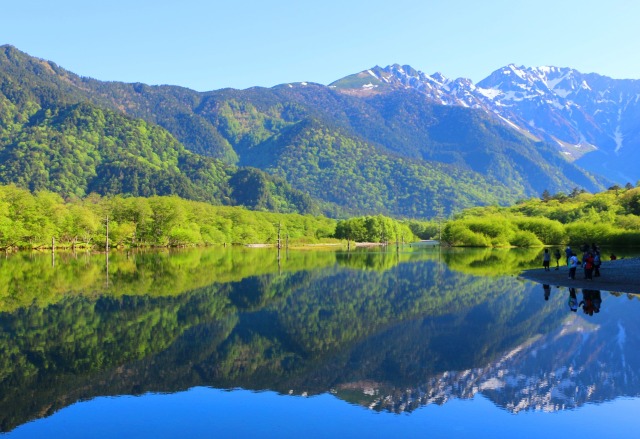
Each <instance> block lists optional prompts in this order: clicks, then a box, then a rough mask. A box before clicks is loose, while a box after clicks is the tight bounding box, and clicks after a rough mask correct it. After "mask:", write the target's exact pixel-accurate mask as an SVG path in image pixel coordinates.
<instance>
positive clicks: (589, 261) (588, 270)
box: [582, 251, 593, 280]
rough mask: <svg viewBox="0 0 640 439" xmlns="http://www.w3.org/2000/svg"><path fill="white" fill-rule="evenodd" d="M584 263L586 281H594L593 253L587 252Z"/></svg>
mask: <svg viewBox="0 0 640 439" xmlns="http://www.w3.org/2000/svg"><path fill="white" fill-rule="evenodd" d="M582 263H583V265H584V278H585V279H586V280H592V279H593V255H592V254H591V252H589V251H588V252H586V253H585V257H584V259H583V260H582Z"/></svg>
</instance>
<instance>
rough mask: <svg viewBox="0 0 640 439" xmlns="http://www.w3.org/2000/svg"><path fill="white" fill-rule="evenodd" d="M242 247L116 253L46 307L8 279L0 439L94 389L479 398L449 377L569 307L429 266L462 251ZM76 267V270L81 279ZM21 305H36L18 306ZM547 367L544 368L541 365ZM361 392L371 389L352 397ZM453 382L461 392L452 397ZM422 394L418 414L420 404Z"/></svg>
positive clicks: (556, 323) (369, 399)
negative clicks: (103, 268)
mask: <svg viewBox="0 0 640 439" xmlns="http://www.w3.org/2000/svg"><path fill="white" fill-rule="evenodd" d="M196 253H198V252H196ZM248 253H249V255H248V256H247V257H246V259H242V258H244V256H238V254H233V253H232V254H229V253H228V252H224V251H220V250H219V251H218V252H211V253H204V254H195V255H194V254H191V252H186V253H185V254H182V253H179V254H177V255H167V254H158V255H136V256H135V257H136V259H133V260H132V259H131V256H130V257H129V259H127V258H126V256H124V255H123V256H122V257H123V259H122V260H120V261H116V263H115V264H113V265H111V264H110V272H109V276H110V278H109V280H110V286H109V288H108V289H100V288H102V287H101V286H100V285H101V283H102V280H103V279H104V277H103V278H102V279H100V278H99V277H98V278H97V281H96V280H95V279H94V280H93V281H92V282H97V284H95V283H92V282H89V281H88V280H82V279H81V280H80V281H78V283H79V284H81V285H85V288H86V289H84V288H80V287H78V288H77V289H73V288H71V289H69V290H68V291H71V293H69V294H63V293H62V292H57V293H46V292H45V293H44V299H41V298H38V294H37V293H36V292H31V291H28V292H25V297H27V299H20V298H19V297H18V296H17V295H18V294H19V293H20V290H19V289H18V288H17V287H16V286H15V285H13V284H11V283H10V282H9V283H8V285H9V287H8V290H7V289H5V290H3V291H9V292H10V293H11V294H9V295H7V294H5V295H4V297H5V298H6V297H9V298H15V300H14V302H9V303H10V305H9V306H7V305H5V312H2V313H0V350H1V351H2V352H0V354H1V355H0V413H2V415H1V416H2V419H1V420H0V422H1V426H2V430H3V431H7V430H8V429H11V428H13V427H14V426H15V425H19V424H20V423H22V422H25V421H26V420H28V419H32V418H33V417H35V416H40V415H42V414H47V413H51V412H53V411H55V410H57V409H58V408H60V407H64V406H66V405H68V404H71V403H73V402H75V401H77V400H80V399H86V398H90V397H93V396H97V395H113V394H122V393H125V394H139V393H143V392H146V391H178V390H183V389H187V388H189V387H192V386H195V385H209V386H216V387H223V388H234V387H244V388H249V389H273V390H277V391H280V392H288V391H289V390H294V391H300V392H302V391H306V392H309V393H320V392H326V391H328V390H329V389H334V391H336V392H337V393H338V395H339V396H341V397H345V398H346V399H349V400H353V401H356V400H358V401H360V402H361V403H363V404H364V403H366V404H367V405H369V404H378V405H377V406H376V407H378V408H379V409H393V410H398V407H400V406H402V404H403V403H401V402H399V403H398V404H399V405H396V406H393V407H391V406H388V407H385V406H384V404H380V402H379V401H381V400H379V396H380V395H382V394H388V395H390V394H395V393H397V390H396V389H414V391H415V392H418V393H420V392H422V393H421V394H422V395H423V397H425V395H432V397H433V398H435V399H433V401H436V400H442V401H444V400H446V399H447V398H449V397H452V396H459V397H464V395H468V394H470V393H473V392H472V391H471V390H469V389H467V392H466V393H465V392H464V391H463V390H464V389H466V387H465V386H467V385H471V384H472V383H475V386H476V388H478V385H479V384H478V383H483V382H484V381H482V377H484V376H485V375H484V374H483V373H482V372H477V371H476V372H473V373H466V374H465V373H463V372H456V371H474V370H476V369H477V368H479V367H485V366H487V365H495V364H501V363H500V361H503V360H502V358H503V357H504V355H505V352H510V351H512V350H513V349H514V348H516V347H519V348H520V349H521V351H522V350H523V349H522V346H526V345H527V343H531V340H535V339H537V338H540V334H547V333H549V332H550V331H554V330H556V329H557V328H559V327H562V322H563V321H564V319H565V318H566V314H567V312H566V311H567V309H566V301H565V298H564V297H561V296H560V295H557V294H552V296H551V299H550V300H549V301H548V302H545V301H543V300H541V297H540V296H539V295H538V294H536V293H534V292H533V291H532V288H534V287H533V286H530V285H529V284H525V283H522V282H520V281H518V280H517V279H515V278H513V277H507V276H501V277H500V276H498V277H478V276H472V275H468V274H464V273H460V272H458V271H452V270H449V269H448V268H447V267H446V265H444V264H443V263H441V262H439V260H449V261H451V260H457V261H458V262H454V263H453V264H452V265H453V266H454V267H455V266H456V264H462V262H460V261H462V260H463V258H462V256H463V255H461V254H455V255H454V256H455V257H457V258H458V259H455V258H453V257H448V256H444V257H443V253H442V252H440V251H438V249H430V250H428V251H424V252H418V251H413V250H412V251H406V252H399V253H396V254H394V252H393V251H391V252H388V251H387V252H378V253H377V254H378V256H377V257H378V258H379V259H380V260H379V261H376V260H375V259H376V256H375V254H376V253H375V252H373V253H372V252H362V254H361V255H362V256H363V261H364V262H362V261H361V262H355V261H356V260H357V259H358V257H359V254H360V253H357V252H356V253H353V254H351V255H346V256H345V255H340V254H336V253H333V252H299V253H296V252H292V253H290V254H288V255H286V257H287V259H286V260H284V258H283V259H282V260H281V261H280V264H278V261H277V257H276V258H274V255H275V252H273V251H271V252H253V251H251V252H248ZM489 254H491V253H489ZM254 255H259V257H256V258H255V259H254V257H255V256H254ZM486 255H487V253H485V252H482V253H475V256H473V257H472V258H469V259H466V260H467V261H471V262H473V261H485V260H487V257H486ZM501 255H502V253H501ZM525 255H527V256H526V257H525V258H524V259H523V260H526V258H528V257H529V256H528V255H529V254H528V253H525ZM102 256H104V255H102ZM283 256H284V255H283ZM365 256H366V257H365ZM341 258H346V260H347V261H348V263H343V262H344V261H343V260H341ZM465 258H466V257H465ZM505 258H507V256H504V257H502V256H501V257H496V258H491V257H490V259H494V260H496V261H499V263H500V264H502V263H503V261H505ZM508 258H511V257H508ZM113 259H116V258H112V260H113ZM512 260H514V261H517V260H518V259H517V258H513V259H512ZM74 261H75V259H74V260H72V261H70V265H71V266H72V267H74V268H70V269H69V270H70V272H77V273H78V274H79V276H83V275H84V276H86V279H90V278H91V275H90V274H87V273H84V272H83V270H81V269H80V266H75V265H74V264H76V262H74ZM336 261H338V264H336ZM349 261H350V262H349ZM389 261H391V263H390V262H389ZM5 262H6V261H5ZM482 263H483V264H484V262H482ZM518 263H520V262H514V264H518ZM38 264H39V262H38V261H36V262H35V266H33V267H31V268H29V270H33V272H30V273H29V274H28V275H27V274H25V273H27V272H28V269H27V267H26V265H27V264H25V266H23V265H22V263H18V264H16V265H15V266H13V267H14V270H13V271H11V270H7V266H6V265H2V266H1V267H0V270H5V271H4V273H5V274H6V273H11V276H13V279H16V278H17V277H19V276H20V275H19V273H23V274H22V275H23V276H24V278H25V279H31V278H32V277H35V275H36V273H42V274H43V275H44V276H50V277H49V278H50V279H52V277H51V276H54V277H53V279H56V278H55V276H60V275H59V274H58V275H50V274H48V268H46V267H45V266H42V265H38ZM78 264H80V262H78ZM61 266H62V264H58V265H56V269H58V268H60V267H61ZM112 266H113V269H112ZM247 266H249V267H247ZM16 267H19V268H20V270H17V269H15V268H16ZM86 267H87V266H86V265H85V268H86ZM355 267H359V268H357V269H356V268H355ZM21 270H22V271H21ZM74 270H75V271H74ZM62 271H63V272H65V271H64V270H62ZM86 271H92V270H89V269H87V270H86ZM252 273H253V274H252ZM65 276H67V275H65ZM68 276H69V277H68V278H67V277H59V278H57V281H58V282H59V283H58V284H57V285H60V287H59V288H60V291H64V288H69V285H72V284H73V275H71V274H68ZM173 277H176V278H174V279H172V278H173ZM34 282H35V284H34V285H36V286H42V288H45V287H44V286H43V285H46V283H40V282H41V281H40V280H37V279H36V280H35V281H34ZM65 282H67V283H65ZM167 284H168V285H167ZM63 285H64V287H63ZM94 285H99V286H100V287H95V286H94ZM23 288H25V289H26V288H27V287H23ZM94 288H95V289H94ZM56 294H57V295H56ZM30 298H31V299H33V300H34V302H35V304H34V305H32V306H24V305H22V306H17V305H18V304H24V303H28V300H29V299H30ZM47 304H49V305H48V306H45V305H47ZM541 308H542V309H541ZM7 310H9V311H10V312H6V311H7ZM638 333H640V332H638ZM636 346H637V345H636ZM634 364H635V363H634ZM545 366H546V365H545V363H540V362H539V363H538V364H537V367H538V371H540V370H543V369H544V368H545ZM577 366H579V365H577ZM496 367H498V366H496ZM498 368H499V367H498ZM514 368H515V366H514ZM489 369H490V368H489ZM514 370H516V369H514ZM503 372H504V371H503ZM514 373H515V372H514ZM454 376H456V377H457V378H455V379H454V378H453V377H454ZM470 376H475V377H479V378H476V379H475V381H474V380H472V379H471V378H469V377H470ZM364 382H368V383H370V384H368V385H369V386H370V387H371V386H373V387H375V392H373V394H371V392H368V393H363V392H362V391H360V388H359V384H358V383H364ZM371 383H373V384H371ZM429 383H431V384H429ZM446 383H449V384H446ZM456 383H457V384H456ZM485 384H486V383H485ZM456 386H457V387H456ZM453 387H456V388H459V389H461V390H460V392H458V393H456V392H457V391H449V393H447V392H448V390H447V389H453ZM421 389H422V390H421ZM619 391H621V392H623V391H624V389H620V390H619ZM376 392H377V396H376ZM385 392H386V393H385ZM514 392H515V390H514ZM418 393H415V394H414V396H413V397H412V399H411V400H412V401H413V404H416V401H418V402H417V404H422V403H426V402H424V400H423V399H420V398H416V395H417V394H418ZM23 395H29V396H28V397H27V398H24V397H23ZM405 396H406V392H405ZM363 397H364V399H363ZM498 399H499V398H497V397H496V400H498ZM401 400H402V399H393V398H390V399H389V398H387V399H386V401H387V402H389V401H396V402H398V401H401ZM376 401H378V403H376ZM420 401H422V402H420ZM389 404H391V403H390V402H389ZM500 404H504V406H505V407H506V406H508V404H510V402H509V403H507V402H504V403H503V402H500ZM407 407H409V406H407V405H406V404H405V405H404V408H403V410H404V409H407Z"/></svg>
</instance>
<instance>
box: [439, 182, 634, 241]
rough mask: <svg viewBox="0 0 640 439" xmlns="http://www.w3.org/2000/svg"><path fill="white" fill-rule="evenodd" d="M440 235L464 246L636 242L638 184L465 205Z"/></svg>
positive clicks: (445, 239)
mask: <svg viewBox="0 0 640 439" xmlns="http://www.w3.org/2000/svg"><path fill="white" fill-rule="evenodd" d="M442 240H443V241H444V242H446V243H448V244H449V245H453V246H469V247H508V246H515V247H535V246H542V245H561V244H572V245H582V244H584V243H592V242H596V243H598V244H599V245H607V246H617V247H619V246H640V187H635V188H634V187H633V186H631V185H627V186H626V187H625V188H621V187H619V186H613V187H611V188H610V189H609V190H607V191H603V192H600V193H597V194H590V193H587V192H583V191H579V190H574V191H572V192H571V194H569V195H565V194H563V193H558V194H556V195H553V196H552V195H550V194H548V193H545V194H543V196H542V197H541V198H540V199H537V198H533V199H529V200H525V201H522V202H519V203H517V204H515V205H514V206H511V207H497V206H488V207H477V208H472V209H466V210H464V211H463V212H461V213H459V214H457V215H455V216H454V217H453V219H452V220H450V221H448V222H447V224H446V225H445V227H444V229H443V232H442Z"/></svg>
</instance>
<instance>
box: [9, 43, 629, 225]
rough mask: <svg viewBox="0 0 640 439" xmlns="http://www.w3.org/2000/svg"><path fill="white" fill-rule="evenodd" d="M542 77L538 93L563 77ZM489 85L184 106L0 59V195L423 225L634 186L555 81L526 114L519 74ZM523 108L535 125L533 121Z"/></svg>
mask: <svg viewBox="0 0 640 439" xmlns="http://www.w3.org/2000/svg"><path fill="white" fill-rule="evenodd" d="M548 70H549V73H548V75H547V76H546V78H551V77H553V78H556V77H557V75H560V74H561V73H562V72H564V70H559V69H548ZM504 71H505V72H506V71H510V72H512V73H510V74H507V73H504V72H503V73H500V72H502V71H498V72H496V73H494V75H492V76H491V77H490V78H487V79H486V80H485V81H482V82H481V83H479V84H478V85H473V84H472V83H471V81H468V80H463V79H459V80H455V81H450V80H447V79H446V78H444V77H442V75H432V76H428V75H425V74H423V73H420V72H417V71H415V70H413V69H411V68H410V67H407V66H405V67H400V66H397V65H394V66H389V67H387V68H384V69H382V68H378V67H376V68H374V69H371V70H367V71H364V72H361V73H359V74H356V75H352V76H349V77H346V78H343V79H341V80H339V81H336V82H334V83H333V84H331V85H329V86H324V85H319V84H311V83H295V84H283V85H280V86H276V87H273V88H269V89H266V88H258V87H255V88H250V89H247V90H233V89H223V90H218V91H211V92H205V93H200V92H196V91H193V90H189V89H185V88H182V87H177V86H148V85H144V84H140V83H135V84H125V83H119V82H103V81H98V80H95V79H91V78H84V77H80V76H78V75H75V74H73V73H71V72H69V71H67V70H64V69H63V68H61V67H59V66H57V65H56V64H54V63H52V62H50V61H45V60H41V59H38V58H34V57H31V56H29V55H27V54H25V53H23V52H21V51H19V50H18V49H16V48H14V47H12V46H0V182H4V183H8V182H14V183H17V184H20V185H22V186H26V187H29V188H30V189H32V190H37V189H49V190H54V191H56V192H59V193H61V194H63V195H65V196H68V195H70V194H73V195H80V196H82V195H83V194H86V193H88V192H90V191H95V192H98V193H103V194H109V193H125V194H126V193H128V194H133V195H147V194H166V193H177V194H179V195H181V196H184V197H187V198H195V199H203V200H207V201H211V202H214V203H222V204H241V205H245V206H247V207H249V208H258V209H270V210H281V211H299V212H301V213H314V212H323V213H325V214H328V215H331V216H344V215H350V214H374V213H383V214H388V215H393V216H403V217H433V216H436V215H443V214H448V213H450V212H453V211H457V210H460V209H462V208H464V207H470V206H475V205H486V204H508V203H512V202H514V201H515V200H517V199H518V198H523V197H529V196H539V195H540V194H541V193H542V192H543V191H544V190H545V189H546V190H548V191H550V192H552V193H554V192H558V191H565V192H569V191H571V190H572V189H573V188H576V187H578V188H584V189H586V190H587V191H598V190H601V189H603V188H605V187H607V186H609V185H611V184H613V182H620V183H621V182H623V181H624V182H626V181H635V180H634V179H633V178H631V177H633V176H634V175H636V174H637V173H638V171H637V170H634V166H633V165H632V163H634V162H633V157H635V156H634V155H633V151H634V148H633V145H632V136H631V134H630V132H629V131H628V130H627V124H630V123H631V122H630V121H629V122H624V123H623V122H620V123H618V122H616V121H617V120H618V119H616V120H612V121H611V123H610V125H607V126H606V127H605V125H604V122H602V123H599V124H596V123H595V122H594V120H595V119H596V118H595V117H591V118H587V116H584V117H583V119H584V120H585V121H591V122H589V123H591V125H589V124H587V122H585V123H584V127H583V125H578V123H577V122H575V121H573V119H571V120H569V119H568V117H569V116H571V115H574V116H575V117H574V119H576V120H580V119H579V118H578V116H577V114H578V113H579V111H578V109H577V107H576V105H578V104H575V103H573V102H574V101H572V100H571V99H570V98H572V99H575V100H576V101H577V97H579V96H582V95H581V94H579V93H578V92H579V90H578V91H576V92H575V93H573V94H571V93H562V92H560V90H570V88H569V85H567V84H568V83H566V84H565V82H566V81H565V82H563V81H559V80H556V79H553V80H552V79H546V81H547V82H546V84H552V85H553V87H552V88H553V90H555V92H553V93H555V94H553V93H552V91H548V96H547V97H546V98H543V97H541V96H539V99H538V100H537V101H534V100H533V97H531V96H530V95H532V94H534V93H538V92H536V91H535V90H537V89H534V88H531V87H533V85H532V86H531V87H530V88H527V90H526V91H525V90H524V88H523V87H525V85H524V84H527V87H528V84H529V83H531V84H534V85H536V86H537V87H538V88H540V89H542V85H544V83H543V82H540V81H542V80H540V81H538V82H536V81H534V79H535V78H537V76H535V75H534V73H533V72H534V70H531V71H529V70H526V71H525V70H522V69H516V68H515V67H513V66H509V67H507V68H505V69H504ZM543 71H546V70H544V69H538V70H535V72H543ZM527 72H528V73H527ZM568 72H573V71H568ZM525 73H527V74H526V75H525ZM552 73H553V75H552ZM500 74H502V75H503V76H504V77H507V78H511V77H513V78H512V79H513V80H514V81H512V82H507V81H505V80H503V81H500V78H499V76H500ZM540 74H541V73H540ZM562 74H563V75H564V76H563V77H565V76H567V75H568V74H569V73H567V72H565V73H562ZM572 75H573V76H571V78H573V77H574V76H576V75H578V73H577V72H575V73H572ZM558 77H559V76H558ZM492 78H493V79H492ZM523 78H525V79H526V81H525V79H523ZM527 78H528V79H527ZM515 79H518V81H520V82H518V81H515ZM589 80H591V79H589ZM523 81H524V82H523ZM609 81H611V84H614V85H615V84H618V83H619V82H617V81H614V80H609ZM591 82H592V83H593V84H592V85H591V87H592V88H593V89H594V90H595V89H596V88H595V87H596V85H595V81H591ZM519 84H520V85H519ZM625 84H626V83H625ZM614 85H612V86H611V87H614ZM620 87H622V86H620ZM629 87H631V86H629ZM525 88H526V87H525ZM547 88H548V87H547ZM531 90H533V91H531ZM598 90H600V89H598ZM612 90H613V88H612ZM616 90H617V89H616ZM614 92H615V91H610V93H614ZM628 93H629V94H628V96H631V95H630V93H631V92H628ZM538 94H539V93H538ZM552 94H553V95H554V96H556V101H554V102H556V104H552V103H549V102H547V101H549V100H550V97H551V96H552ZM563 94H565V96H561V95H563ZM574 95H575V97H574ZM625 96H627V95H625ZM527 102H528V104H527ZM537 102H541V104H540V105H542V104H544V105H545V107H544V108H546V109H545V111H537V110H535V109H536V108H537V107H536V106H535V105H537V104H536V103H537ZM590 102H591V101H590ZM515 103H518V104H519V105H517V106H516V105H515ZM560 103H565V104H566V105H565V106H568V107H567V108H568V109H567V110H566V111H564V110H561V109H560V108H558V106H559V105H560ZM79 105H80V107H78V106H79ZM594 105H595V104H594ZM585 106H586V104H585ZM77 108H80V110H77ZM520 108H522V109H520ZM581 108H582V107H581ZM612 108H613V107H612ZM612 108H607V109H606V113H607V114H609V113H611V112H615V110H614V109H612ZM527 109H528V111H529V113H527V112H526V110H527ZM583 113H584V114H596V111H595V110H593V109H589V110H587V109H585V110H584V111H583ZM601 113H603V114H604V113H605V109H603V110H602V111H601ZM545 114H548V115H549V118H545V117H544V115H545ZM580 114H582V113H580ZM599 114H600V113H597V115H599ZM620 114H622V115H624V116H625V117H623V116H620V120H621V121H622V120H623V119H624V120H625V121H627V119H626V113H625V112H624V111H621V112H620ZM123 116H126V117H123ZM560 116H563V117H564V119H560ZM612 117H613V116H612ZM616 117H618V113H616ZM105 119H106V120H107V121H108V123H107V127H106V128H105V125H104V120H105ZM597 120H598V121H599V120H600V116H598V118H597ZM602 120H603V121H604V118H602ZM112 125H114V126H115V125H121V126H124V127H125V128H122V129H115V128H114V127H113V126H112ZM588 127H591V128H592V131H586V130H587V128H588ZM597 127H600V128H597ZM596 128H597V129H596ZM553 129H555V131H554V130H553ZM105 130H106V131H105ZM580 130H583V131H584V133H583V131H580ZM611 130H613V132H614V136H613V137H612V138H609V137H607V133H608V132H610V131H611ZM565 133H573V136H574V137H573V138H571V137H567V136H568V135H569V134H566V135H565ZM615 133H617V134H615ZM105 139H106V140H105ZM567 139H569V140H567ZM571 139H574V140H575V142H574V143H572V140H571ZM576 139H577V140H576ZM607 139H608V141H609V143H606V142H605V140H607ZM49 140H53V141H49ZM605 143H606V145H605ZM572 145H578V146H572ZM607 148H608V149H607ZM183 150H184V151H183ZM635 150H636V151H637V150H639V148H635ZM596 156H598V157H599V156H602V157H601V158H596V159H593V157H596ZM623 157H624V159H623ZM574 159H577V161H576V162H575V163H574V162H573V160H574ZM165 161H166V163H164V164H161V162H165ZM590 163H594V164H593V166H589V164H590ZM581 164H582V165H583V166H584V168H583V167H581V166H578V165H581ZM601 165H602V166H601ZM78 167H80V168H82V170H81V171H80V170H78V169H76V168H78ZM585 168H588V169H590V170H589V171H585ZM239 171H242V172H243V173H244V174H242V175H241V176H240V177H235V178H234V176H235V175H236V173H237V172H239ZM246 173H250V174H251V175H253V176H258V177H256V178H247V174H246ZM78 175H80V176H81V177H82V178H74V177H72V176H78ZM602 175H606V177H602ZM134 176H135V181H134ZM622 176H625V177H629V178H622ZM256 182H258V183H260V184H259V187H258V188H255V187H254V186H255V183H256ZM276 186H277V188H276Z"/></svg>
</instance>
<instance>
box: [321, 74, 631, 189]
mask: <svg viewBox="0 0 640 439" xmlns="http://www.w3.org/2000/svg"><path fill="white" fill-rule="evenodd" d="M330 86H331V87H334V88H336V89H337V90H340V91H342V92H345V93H349V94H353V95H359V96H363V97H366V96H370V95H373V94H377V93H387V92H392V91H394V90H397V89H413V90H415V91H417V92H419V93H422V94H424V95H425V96H426V97H427V98H428V99H429V100H431V101H433V102H434V103H437V104H441V105H458V106H464V107H470V108H476V109H481V110H484V111H486V112H487V113H490V114H493V115H495V117H497V118H499V119H501V120H503V121H504V122H505V123H507V124H509V125H511V126H513V127H514V128H516V129H517V130H519V131H520V132H525V133H529V134H530V135H531V136H534V137H535V138H536V139H539V140H543V141H546V142H550V143H553V144H555V145H557V146H558V148H559V149H560V150H561V151H562V152H563V153H564V154H565V155H566V156H567V158H568V159H569V160H577V164H579V165H582V166H583V167H585V168H586V169H588V170H590V171H593V172H596V173H600V174H603V175H605V176H607V177H609V178H610V179H612V180H614V181H617V182H620V183H625V182H632V183H635V182H636V181H637V180H638V179H640V166H638V165H637V164H638V163H640V80H619V79H611V78H608V77H606V76H601V75H598V74H595V73H589V74H583V73H580V72H578V71H577V70H574V69H570V68H558V67H535V68H525V67H518V66H515V65H513V64H510V65H508V66H506V67H503V68H501V69H498V70H496V71H495V72H493V73H492V74H491V75H489V76H488V77H487V78H485V79H483V80H482V81H480V82H478V83H477V84H474V83H473V82H472V81H471V80H469V79H464V78H458V79H455V80H452V79H448V78H446V77H445V76H444V75H442V74H441V73H435V74H432V75H427V74H425V73H422V72H420V71H417V70H415V69H413V68H411V67H410V66H400V65H398V64H394V65H390V66H387V67H385V68H381V67H374V68H372V69H369V70H365V71H363V72H360V73H358V74H355V75H351V76H348V77H346V78H343V79H341V80H338V81H336V82H334V83H332V84H331V85H330Z"/></svg>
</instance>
